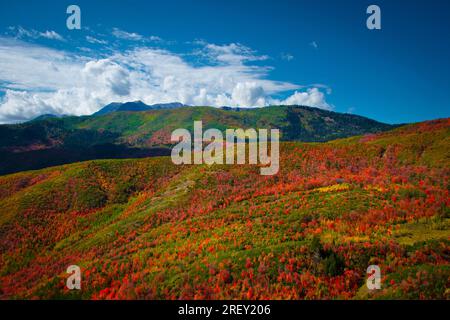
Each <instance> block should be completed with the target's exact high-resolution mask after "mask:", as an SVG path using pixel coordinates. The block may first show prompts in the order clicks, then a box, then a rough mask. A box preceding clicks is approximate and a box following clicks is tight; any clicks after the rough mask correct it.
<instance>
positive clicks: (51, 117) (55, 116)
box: [30, 113, 68, 121]
mask: <svg viewBox="0 0 450 320" xmlns="http://www.w3.org/2000/svg"><path fill="white" fill-rule="evenodd" d="M62 117H68V115H56V114H51V113H47V114H41V115H40V116H37V117H36V118H34V119H32V120H30V121H41V120H47V119H53V118H62Z"/></svg>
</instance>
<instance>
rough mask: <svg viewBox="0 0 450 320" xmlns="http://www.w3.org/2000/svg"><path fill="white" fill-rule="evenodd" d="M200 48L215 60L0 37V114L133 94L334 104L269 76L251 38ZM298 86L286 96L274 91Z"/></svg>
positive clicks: (34, 112)
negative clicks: (96, 51) (99, 51)
mask: <svg viewBox="0 0 450 320" xmlns="http://www.w3.org/2000/svg"><path fill="white" fill-rule="evenodd" d="M197 54H199V55H202V56H203V57H204V56H205V55H206V57H207V59H208V61H209V63H206V64H202V65H200V66H199V65H193V64H192V63H190V62H189V61H188V60H187V58H186V56H184V55H180V54H175V53H173V52H171V51H168V50H162V49H155V48H148V47H145V46H141V47H135V48H133V49H131V50H127V51H115V52H113V53H111V54H109V55H107V56H102V57H101V58H100V57H98V58H93V57H92V55H91V56H89V57H88V56H83V55H79V54H73V53H69V52H66V51H61V50H55V49H51V48H48V47H43V46H39V45H32V44H29V43H26V42H24V41H21V40H17V39H11V38H1V37H0V90H1V91H4V96H3V98H2V99H1V100H0V122H1V123H6V122H18V121H24V120H27V119H31V118H34V117H36V116H38V115H41V114H44V113H53V114H74V115H85V114H91V113H93V112H95V111H97V110H98V109H100V108H101V107H103V106H104V105H106V104H108V103H110V102H112V101H118V102H124V101H133V100H142V101H144V102H145V103H148V104H153V103H163V102H174V101H179V102H182V103H185V104H189V105H209V106H216V107H220V106H239V107H262V106H266V105H271V104H302V105H309V106H313V107H319V108H325V109H330V108H331V107H330V105H329V104H328V103H327V102H326V100H325V95H324V93H323V92H322V91H321V88H319V87H312V88H311V87H310V88H309V89H302V88H303V87H302V86H299V85H296V84H293V83H290V82H283V81H274V80H270V79H268V78H267V76H268V73H269V72H270V70H271V68H270V67H267V66H259V65H251V62H253V61H263V60H266V59H267V57H266V56H260V55H258V54H257V53H256V52H254V51H253V50H251V49H249V48H247V47H245V46H242V45H239V44H228V45H224V46H220V45H212V44H207V43H205V44H203V46H202V49H201V50H200V52H198V53H197ZM294 90H295V92H294V94H292V95H291V96H289V97H287V98H286V99H281V100H280V99H275V98H273V96H279V95H280V94H283V93H286V92H289V91H294Z"/></svg>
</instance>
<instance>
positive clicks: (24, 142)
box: [0, 103, 395, 174]
mask: <svg viewBox="0 0 450 320" xmlns="http://www.w3.org/2000/svg"><path fill="white" fill-rule="evenodd" d="M124 105H130V106H133V107H130V108H128V107H127V108H128V109H133V110H137V109H139V106H140V104H139V103H129V104H124ZM115 106H117V105H112V106H110V107H108V110H110V111H109V112H107V113H105V114H99V115H92V116H82V117H74V116H72V117H63V118H47V119H44V120H42V121H31V122H27V123H22V124H15V125H0V152H2V154H3V156H2V158H1V159H0V174H5V173H12V172H18V171H23V170H30V169H38V168H43V167H46V166H50V165H57V164H64V163H70V162H77V161H81V160H89V159H97V158H105V157H112V158H114V152H113V151H112V150H114V148H116V149H117V146H120V150H121V151H120V152H119V153H120V154H126V153H127V152H129V155H130V157H132V156H148V155H152V154H155V150H154V149H155V148H156V154H158V155H162V154H169V153H170V150H169V149H167V148H168V147H170V146H171V141H170V136H171V133H172V131H173V130H175V129H177V128H186V129H188V130H190V131H191V132H192V130H193V123H194V121H195V120H202V121H203V126H204V129H205V130H206V129H208V128H218V129H220V130H225V129H227V128H244V129H246V128H278V129H280V130H281V139H282V140H283V141H305V142H325V141H330V140H334V139H338V138H345V137H350V136H355V135H364V134H371V133H377V132H382V131H386V130H389V129H392V128H394V127H395V126H393V125H389V124H384V123H380V122H377V121H375V120H371V119H368V118H365V117H361V116H357V115H351V114H342V113H337V112H332V111H327V110H321V109H317V108H310V107H303V106H271V107H265V108H256V109H244V108H240V109H220V108H212V107H186V108H176V105H172V106H174V108H162V107H161V106H160V107H161V108H160V109H152V110H147V111H121V112H111V110H113V109H114V108H115ZM121 106H122V105H120V106H119V107H121ZM153 108H156V107H155V106H153ZM116 110H121V109H120V108H119V109H116ZM161 148H163V149H161ZM164 148H165V150H164ZM71 157H73V159H71ZM117 157H119V156H117ZM120 157H122V156H120Z"/></svg>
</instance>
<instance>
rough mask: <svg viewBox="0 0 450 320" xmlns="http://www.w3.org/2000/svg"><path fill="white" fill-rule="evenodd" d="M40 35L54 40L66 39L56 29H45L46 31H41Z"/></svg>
mask: <svg viewBox="0 0 450 320" xmlns="http://www.w3.org/2000/svg"><path fill="white" fill-rule="evenodd" d="M39 35H40V36H41V37H43V38H47V39H53V40H60V41H64V38H63V37H62V36H61V35H60V34H58V33H57V32H55V31H53V30H52V31H48V30H47V31H45V32H40V33H39Z"/></svg>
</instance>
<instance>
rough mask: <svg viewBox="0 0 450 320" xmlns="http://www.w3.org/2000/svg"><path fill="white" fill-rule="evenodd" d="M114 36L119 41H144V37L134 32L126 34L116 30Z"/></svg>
mask: <svg viewBox="0 0 450 320" xmlns="http://www.w3.org/2000/svg"><path fill="white" fill-rule="evenodd" d="M112 34H113V35H114V36H115V37H116V38H119V39H125V40H133V41H141V40H144V36H142V35H140V34H138V33H134V32H126V31H123V30H120V29H119V28H114V29H113V32H112Z"/></svg>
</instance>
